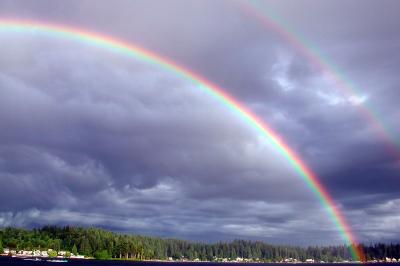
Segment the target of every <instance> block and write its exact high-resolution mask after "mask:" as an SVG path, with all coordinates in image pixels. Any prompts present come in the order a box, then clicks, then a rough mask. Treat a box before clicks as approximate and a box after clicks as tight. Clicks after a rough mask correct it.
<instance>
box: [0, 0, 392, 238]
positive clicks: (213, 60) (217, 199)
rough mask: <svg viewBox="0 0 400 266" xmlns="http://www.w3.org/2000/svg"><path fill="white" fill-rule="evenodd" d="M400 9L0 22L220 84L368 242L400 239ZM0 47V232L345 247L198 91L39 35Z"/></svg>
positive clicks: (274, 159) (39, 12) (305, 5)
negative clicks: (116, 46) (84, 231)
mask: <svg viewBox="0 0 400 266" xmlns="http://www.w3.org/2000/svg"><path fill="white" fill-rule="evenodd" d="M255 6H256V7H257V9H256V10H255V11H254V9H252V8H254V7H255ZM399 8H400V3H399V2H398V1H394V0H393V1H365V0H362V1H361V0H356V1H350V2H349V1H341V0H339V1H337V0H328V1H309V0H300V1H299V0H296V1H294V0H284V1H253V2H246V1H239V0H218V1H215V0H204V1H195V0H189V1H187V0H170V1H148V0H146V1H145V0H142V1H122V0H117V1H94V0H92V1H88V0H83V1H82V0H80V1H77V0H72V1H61V0H57V1H54V0H48V1H46V0H40V1H29V0H28V1H18V0H17V1H15V0H13V1H6V0H0V18H3V19H4V18H8V19H10V18H11V19H21V20H31V21H36V22H43V23H55V24H59V25H68V26H70V27H74V28H79V29H82V30H86V31H92V32H96V33H101V34H103V35H107V36H111V37H113V38H117V39H119V40H123V41H125V42H127V43H131V44H134V45H137V46H140V47H144V48H145V49H147V50H149V51H152V52H154V53H156V54H159V55H162V56H163V57H164V58H168V59H169V60H171V61H174V62H176V63H178V64H179V65H181V66H183V67H184V68H185V69H188V70H191V71H193V72H195V73H197V74H199V75H201V76H202V77H204V78H206V79H207V80H209V81H211V82H213V83H215V84H217V85H218V86H220V87H221V88H223V89H224V90H225V91H226V92H227V93H229V94H230V95H232V96H233V97H234V98H235V99H237V100H238V101H239V102H240V103H241V104H243V105H244V106H246V108H248V109H249V110H251V111H252V112H253V113H254V114H256V115H257V116H258V117H259V118H260V119H261V120H262V121H264V122H265V123H267V124H268V125H269V126H270V127H271V128H272V129H273V130H274V131H275V132H277V133H278V135H279V136H280V137H281V138H282V139H284V140H285V142H286V143H287V144H288V145H289V146H290V147H291V148H292V149H293V150H294V151H295V152H296V153H297V154H299V156H300V158H301V159H302V161H303V162H305V163H306V164H307V165H308V166H309V167H310V168H311V169H312V170H313V171H314V172H315V173H316V175H317V176H318V178H319V180H320V181H321V183H322V184H323V185H324V186H325V188H326V190H327V191H328V192H329V193H330V194H331V195H332V198H333V199H334V201H335V203H336V206H337V207H338V209H339V210H340V211H341V212H342V213H343V215H344V216H345V217H346V220H347V221H348V224H349V225H350V228H351V230H352V231H353V232H354V234H355V235H356V237H357V238H358V239H359V241H362V242H365V243H371V242H377V241H383V242H390V241H397V240H398V239H399V237H400V235H399V232H400V230H399V229H400V192H399V190H398V187H399V177H400V174H399V173H400V141H399V139H400V124H399V123H398V121H399V119H400V110H399V104H398V99H399V97H400V89H399V86H400V76H399V75H398V69H399V67H400V55H399V53H398V51H399V48H400V32H399V28H400V17H399V16H398V12H397V10H399ZM254 12H256V13H257V14H259V15H258V16H255V15H254ZM263 14H264V15H266V16H267V17H268V14H269V16H270V17H271V15H272V16H273V19H274V20H275V22H277V23H278V24H280V25H281V26H283V27H284V28H286V29H289V31H290V34H291V35H292V36H294V38H295V39H296V38H298V39H301V40H302V42H303V44H305V47H306V49H308V50H307V51H308V52H310V53H313V54H314V55H316V56H317V57H318V58H322V61H323V62H324V64H326V65H327V66H329V67H328V68H325V69H321V68H320V67H318V65H316V63H315V62H313V61H312V60H309V58H307V56H305V54H304V52H302V50H301V49H298V45H296V44H294V43H293V42H288V40H287V39H285V38H284V36H283V35H282V34H281V32H279V31H277V30H276V28H275V27H271V26H270V25H267V24H265V23H264V22H263V21H264V20H263V19H262V18H260V16H262V15H263ZM0 43H1V49H0V58H1V60H0V123H1V126H0V128H1V130H0V191H1V193H0V227H4V226H18V227H28V228H32V227H38V226H42V225H46V224H57V225H82V226H98V227H101V228H104V229H108V230H114V231H117V232H124V233H134V234H144V235H152V236H161V237H173V238H181V239H188V240H194V241H205V242H215V241H220V240H221V241H229V240H233V239H237V238H241V239H251V240H262V241H266V242H269V243H279V244H291V245H330V244H341V243H343V242H344V240H343V239H342V237H341V235H340V233H339V232H338V229H337V228H336V226H335V225H334V223H333V221H332V220H331V218H330V217H329V215H328V214H327V211H326V209H325V207H324V206H323V205H322V204H321V203H320V202H319V201H318V199H317V197H316V195H315V194H313V193H312V191H311V190H310V188H309V187H308V186H307V185H306V183H305V182H304V180H303V179H302V178H301V177H300V176H299V173H298V172H296V171H295V170H294V169H293V167H292V166H291V165H290V163H289V162H288V161H287V160H286V159H285V158H284V156H282V154H281V153H280V152H279V151H278V150H277V149H276V148H275V147H274V146H273V145H271V143H270V142H269V141H268V139H266V138H265V137H263V136H262V135H260V134H259V132H257V130H255V129H254V128H252V127H251V126H250V125H249V124H248V123H246V122H245V121H243V120H242V119H241V118H240V117H239V116H238V115H237V114H235V113H234V112H232V111H231V110H230V109H229V108H227V106H224V105H222V104H221V103H220V102H218V101H217V100H216V99H214V98H212V97H210V96H209V95H207V94H206V93H204V91H202V90H201V89H199V88H198V85H197V84H194V83H193V82H192V81H191V80H190V79H185V78H184V77H182V76H178V75H176V73H173V72H171V71H170V70H168V69H166V68H163V67H161V66H159V65H155V64H150V63H148V62H144V61H143V60H140V59H137V58H132V57H127V56H124V55H122V54H118V53H115V52H113V51H111V50H107V49H103V48H100V47H96V46H93V45H90V44H88V43H83V42H79V41H76V40H71V39H62V38H57V37H55V36H51V35H45V34H40V33H38V32H34V31H31V32H10V31H8V32H7V31H0ZM332 73H334V75H336V76H338V77H339V79H341V80H343V81H345V83H346V84H350V85H351V86H352V88H353V90H354V93H353V95H349V94H346V93H344V91H343V88H341V86H340V84H338V83H337V82H335V80H333V79H332V75H331V74H332ZM365 110H367V112H373V113H374V114H375V115H376V118H377V119H376V120H375V122H374V121H372V122H371V120H368V119H365ZM376 121H378V122H379V123H380V125H382V126H383V127H382V128H383V129H384V131H385V132H386V133H387V135H388V136H389V137H388V138H384V137H382V135H381V134H377V131H376V130H375V128H376Z"/></svg>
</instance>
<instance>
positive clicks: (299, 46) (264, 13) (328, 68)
mask: <svg viewBox="0 0 400 266" xmlns="http://www.w3.org/2000/svg"><path fill="white" fill-rule="evenodd" d="M236 3H237V4H239V5H240V7H241V9H242V10H243V11H244V12H246V13H247V14H249V15H250V16H251V17H253V18H255V19H256V20H258V21H259V22H260V23H261V25H262V26H263V27H265V28H267V29H269V30H272V31H274V32H275V33H276V34H277V35H278V36H280V37H281V38H282V39H283V40H284V41H285V42H287V43H289V44H290V45H291V46H292V47H293V48H294V49H295V50H296V51H297V52H299V53H300V54H301V55H302V56H303V57H304V58H305V59H307V60H308V62H310V63H311V64H312V65H313V66H314V67H316V68H317V69H319V70H320V71H321V72H322V73H325V74H326V75H327V76H328V77H329V78H330V79H331V81H333V82H334V84H335V87H336V89H338V90H339V91H340V93H342V95H344V96H346V97H348V98H359V97H360V94H359V93H358V92H357V90H356V89H355V85H354V82H352V81H350V80H349V79H346V78H345V75H344V74H343V73H342V72H341V71H340V70H339V68H338V67H337V66H335V65H334V64H333V63H332V62H330V60H328V58H326V57H324V56H323V55H322V53H321V52H320V51H319V50H318V49H317V47H315V46H314V45H312V44H311V43H310V42H309V41H307V40H306V39H305V38H304V37H303V36H301V34H299V33H297V32H295V31H294V30H292V29H291V27H290V26H289V25H287V23H285V21H284V20H283V19H282V18H280V17H279V16H278V15H277V14H276V12H273V10H272V9H271V8H268V7H267V6H266V5H263V3H264V4H265V2H263V1H254V0H246V1H242V0H238V1H237V2H236ZM357 108H358V111H359V113H360V114H361V115H362V116H363V118H364V119H365V120H366V121H367V122H368V123H369V125H370V126H371V127H372V129H373V130H374V132H375V133H376V134H377V136H379V137H380V138H381V139H382V140H383V141H384V143H385V145H386V148H387V150H388V152H389V153H390V154H391V155H392V156H393V158H395V159H397V160H399V159H400V139H398V138H396V137H395V135H396V134H395V133H394V132H392V131H391V130H390V129H389V127H388V126H387V125H385V124H384V122H383V121H384V119H382V118H381V117H380V116H379V115H378V112H377V111H376V110H374V108H373V106H372V105H371V104H368V102H364V103H361V104H358V105H357Z"/></svg>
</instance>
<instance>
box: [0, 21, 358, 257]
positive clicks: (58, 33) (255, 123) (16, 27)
mask: <svg viewBox="0 0 400 266" xmlns="http://www.w3.org/2000/svg"><path fill="white" fill-rule="evenodd" d="M4 31H6V32H18V33H19V32H22V33H29V32H32V33H41V34H46V35H50V36H52V37H57V38H65V39H69V40H71V39H72V40H76V41H80V42H84V43H87V44H90V45H95V46H97V47H102V48H105V49H109V50H111V51H114V52H118V53H121V54H123V55H125V56H131V57H134V58H136V59H140V60H142V61H144V62H148V63H151V64H156V65H158V66H162V67H164V68H165V69H166V70H168V71H171V72H173V73H174V74H175V75H177V76H180V77H182V78H184V79H188V80H190V81H191V82H193V83H194V84H196V85H197V88H199V89H201V90H203V91H204V92H206V93H207V94H209V95H210V96H212V97H214V98H216V99H217V100H218V101H219V102H220V103H221V104H223V105H224V106H226V107H228V108H229V109H230V110H231V111H233V112H234V113H235V114H237V115H238V116H239V117H240V118H241V119H243V120H244V121H245V122H246V123H247V124H249V125H250V126H252V127H253V128H254V129H256V130H257V131H258V132H259V133H260V134H262V135H263V136H264V137H266V138H267V139H268V140H269V142H270V143H271V144H272V145H273V146H274V147H275V148H276V149H277V150H279V152H280V153H281V154H282V155H283V156H284V157H285V158H286V160H287V161H288V162H289V163H290V164H291V165H292V166H293V168H294V169H295V170H296V171H297V172H298V173H299V175H300V176H301V177H302V178H303V179H304V181H305V182H306V183H307V185H308V187H309V188H310V189H311V190H312V191H313V193H314V194H315V195H316V196H317V198H318V200H319V201H320V202H321V204H322V205H323V206H324V207H325V209H326V210H327V212H328V214H329V216H330V217H331V219H332V221H333V222H334V224H335V226H336V227H337V229H338V230H339V232H340V234H341V236H342V237H343V239H344V240H345V241H346V243H347V244H348V245H350V247H351V248H350V251H351V253H352V256H353V258H354V259H355V260H363V258H364V256H363V254H362V252H361V251H360V250H358V249H357V248H356V243H357V242H356V239H355V237H354V235H353V233H352V232H351V230H350V227H349V226H348V224H347V222H346V220H345V218H344V216H343V215H342V213H341V212H340V211H339V209H338V208H337V207H336V204H335V203H334V201H333V199H332V197H331V196H330V195H329V193H328V192H327V190H326V189H325V188H324V187H323V185H322V184H321V183H320V182H319V180H318V178H317V176H316V175H315V174H314V173H313V172H312V171H311V169H310V168H309V167H308V166H307V165H306V164H305V163H304V162H303V161H302V160H301V159H300V157H299V156H298V155H297V154H296V153H295V152H294V151H293V150H292V149H291V148H290V147H289V146H288V145H287V144H286V143H285V142H284V141H283V140H282V138H281V137H279V136H278V134H277V133H275V132H274V131H273V130H272V129H271V128H270V127H269V126H268V125H267V124H266V123H265V122H263V121H262V120H261V119H259V118H258V117H257V116H256V115H255V114H253V113H252V112H251V111H250V110H248V109H247V108H246V107H245V106H243V105H242V104H241V103H240V102H239V101H237V100H236V99H234V98H233V97H232V96H231V95H229V94H228V93H227V92H226V91H225V90H224V89H222V88H221V87H219V86H217V85H216V84H214V83H212V82H211V81H208V80H207V79H205V78H204V77H202V76H200V75H198V74H196V73H194V72H192V71H191V70H189V69H187V68H184V67H183V66H181V65H178V64H177V63H175V62H173V61H172V60H170V59H168V58H165V57H163V56H161V55H158V54H155V53H153V52H151V51H148V50H146V49H144V48H142V47H139V46H136V45H133V44H131V43H126V42H123V41H121V40H117V39H115V38H112V37H110V36H105V35H101V34H97V33H93V32H88V31H84V30H82V29H77V28H73V27H68V26H64V25H56V24H48V23H39V22H34V21H25V20H10V19H5V20H1V19H0V33H1V32H4Z"/></svg>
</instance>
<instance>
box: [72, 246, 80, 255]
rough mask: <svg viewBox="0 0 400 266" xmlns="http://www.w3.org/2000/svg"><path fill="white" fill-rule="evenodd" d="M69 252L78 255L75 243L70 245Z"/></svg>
mask: <svg viewBox="0 0 400 266" xmlns="http://www.w3.org/2000/svg"><path fill="white" fill-rule="evenodd" d="M71 252H72V254H74V255H78V249H77V248H76V245H75V244H74V246H73V247H72V250H71Z"/></svg>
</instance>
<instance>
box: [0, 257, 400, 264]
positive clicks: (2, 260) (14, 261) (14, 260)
mask: <svg viewBox="0 0 400 266" xmlns="http://www.w3.org/2000/svg"><path fill="white" fill-rule="evenodd" d="M282 264H283V263H268V264H262V263H214V262H138V261H99V260H69V261H68V262H67V263H51V262H47V261H26V260H22V259H18V258H9V257H0V266H20V265H21V266H25V265H26V266H34V265H37V266H44V265H45V266H50V265H68V266H107V265H111V266H128V265H131V266H221V265H223V266H234V265H240V266H261V265H271V266H278V265H281V266H282ZM291 265H292V264H291ZM302 265H307V266H311V265H314V266H322V265H323V266H333V265H334V266H338V265H340V266H348V265H352V266H354V265H357V264H350V263H349V264H344V263H342V264H337V263H336V264H333V263H323V264H319V263H314V264H301V263H298V264H296V266H302ZM371 265H374V266H382V265H385V266H399V265H400V263H389V264H388V263H373V264H371Z"/></svg>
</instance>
